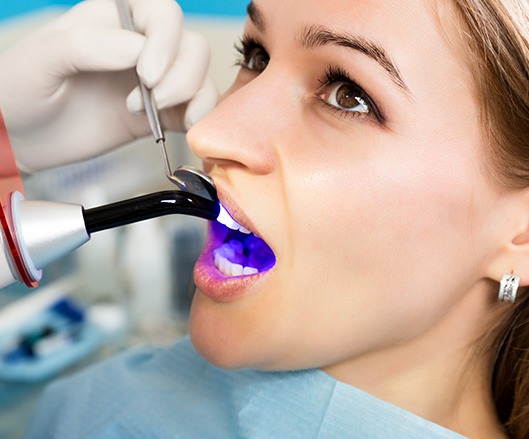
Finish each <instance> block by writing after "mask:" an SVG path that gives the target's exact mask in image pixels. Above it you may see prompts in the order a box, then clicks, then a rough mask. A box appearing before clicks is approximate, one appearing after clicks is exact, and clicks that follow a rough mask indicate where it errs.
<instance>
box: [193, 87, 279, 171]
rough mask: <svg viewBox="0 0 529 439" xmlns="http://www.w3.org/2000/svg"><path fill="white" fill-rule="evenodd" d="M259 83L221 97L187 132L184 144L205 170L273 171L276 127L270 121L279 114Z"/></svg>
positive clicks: (274, 123) (275, 121)
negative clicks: (236, 167) (219, 166)
mask: <svg viewBox="0 0 529 439" xmlns="http://www.w3.org/2000/svg"><path fill="white" fill-rule="evenodd" d="M259 79H260V78H255V79H254V80H253V81H251V82H250V83H248V84H246V85H245V86H243V87H241V88H239V89H238V90H236V91H234V92H232V93H230V94H229V95H227V96H225V97H224V98H223V99H222V100H221V102H220V103H219V105H218V106H217V107H216V108H215V109H214V110H213V111H212V112H211V113H210V114H209V115H208V116H206V117H205V118H204V119H202V120H201V121H200V122H198V123H197V124H196V125H194V126H193V128H191V130H189V132H188V134H187V141H188V144H189V146H190V147H191V149H192V150H193V152H194V153H195V154H196V155H198V156H199V157H200V158H201V159H202V160H203V161H204V162H205V164H206V166H211V165H222V166H239V167H240V166H242V167H245V168H247V169H248V171H250V172H253V173H256V174H267V173H269V172H271V171H272V169H273V168H274V160H275V153H274V138H275V139H277V131H276V130H275V127H277V126H278V124H277V120H274V119H276V118H277V117H279V114H278V112H277V111H276V112H274V111H273V109H272V108H270V107H273V106H274V104H273V98H271V96H270V95H269V94H267V93H266V91H265V92H263V86H264V85H265V84H264V83H262V84H259ZM263 82H264V81H263ZM264 90H266V88H264Z"/></svg>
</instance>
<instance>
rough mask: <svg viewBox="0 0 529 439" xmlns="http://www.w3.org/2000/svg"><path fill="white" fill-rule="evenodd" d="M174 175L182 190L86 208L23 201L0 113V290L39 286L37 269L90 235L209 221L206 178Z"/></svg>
mask: <svg viewBox="0 0 529 439" xmlns="http://www.w3.org/2000/svg"><path fill="white" fill-rule="evenodd" d="M174 174H175V176H176V177H177V178H178V179H179V180H181V181H183V182H185V189H184V190H168V191H163V192H156V193H152V194H148V195H143V196H140V197H136V198H132V199H128V200H123V201H120V202H117V203H112V204H108V205H105V206H100V207H95V208H92V209H85V208H84V207H83V206H81V205H78V204H70V203H57V202H53V201H34V200H26V199H25V197H24V188H23V185H22V180H21V178H20V174H19V172H18V168H17V165H16V161H15V157H14V154H13V151H12V148H11V144H10V141H9V137H8V135H7V129H6V126H5V123H4V120H3V118H2V115H1V113H0V222H1V234H0V240H1V244H2V249H3V252H0V288H3V287H5V286H7V285H9V284H11V283H13V282H15V281H18V282H22V283H24V284H25V285H27V286H28V287H30V288H34V287H36V286H38V283H39V281H40V279H41V277H42V269H43V268H44V267H46V266H47V265H48V264H50V263H52V262H54V261H56V260H57V259H59V258H61V257H63V256H65V255H67V254H68V253H70V252H72V251H73V250H75V249H77V248H78V247H80V246H81V245H83V244H85V243H86V242H88V241H89V240H90V236H91V234H92V233H95V232H99V231H102V230H107V229H112V228H115V227H120V226H124V225H127V224H131V223H135V222H138V221H144V220H148V219H152V218H157V217H160V216H164V215H170V214H181V215H191V216H195V217H199V218H203V219H206V220H210V221H214V220H216V219H217V217H218V215H219V210H220V206H219V201H218V198H217V191H216V189H215V186H214V184H213V182H212V181H211V179H210V178H209V177H208V176H207V175H205V174H204V173H202V172H201V171H199V170H197V169H193V168H189V167H181V168H178V169H177V170H176V171H175V172H174Z"/></svg>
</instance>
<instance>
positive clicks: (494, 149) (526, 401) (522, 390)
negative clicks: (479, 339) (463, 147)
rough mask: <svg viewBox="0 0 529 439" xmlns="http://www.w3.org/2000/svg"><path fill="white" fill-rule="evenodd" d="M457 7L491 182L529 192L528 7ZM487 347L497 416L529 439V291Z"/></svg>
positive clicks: (482, 0)
mask: <svg viewBox="0 0 529 439" xmlns="http://www.w3.org/2000/svg"><path fill="white" fill-rule="evenodd" d="M454 5H455V7H456V11H457V13H458V15H459V16H460V18H461V23H462V25H463V29H462V32H461V36H462V38H463V42H464V45H465V47H466V49H467V50H466V51H467V53H468V54H469V55H470V58H469V59H470V64H469V70H470V72H471V75H472V78H473V80H474V82H475V87H476V92H477V96H478V99H479V103H480V106H481V119H482V126H483V133H484V140H485V144H486V145H487V146H488V147H489V149H488V150H487V153H488V155H489V156H490V157H491V158H492V160H491V161H490V162H491V163H493V167H494V168H493V169H492V171H493V172H492V175H494V176H495V177H497V179H498V180H499V181H500V182H501V183H502V184H503V185H504V186H506V187H508V188H512V189H516V188H526V187H529V2H528V1H527V0H454ZM498 306H500V305H498ZM487 341H488V349H489V352H491V353H492V355H491V358H492V364H491V377H492V378H491V384H492V393H493V397H494V401H495V404H496V409H497V412H498V417H499V419H500V421H501V422H502V423H503V425H504V427H505V430H506V431H507V432H508V433H509V434H510V435H511V436H512V437H513V438H516V439H523V438H525V439H526V438H529V294H528V293H527V292H526V291H524V292H520V299H519V301H518V303H517V304H516V305H515V306H514V307H513V308H512V309H510V310H509V311H508V312H507V313H503V317H502V319H501V322H500V324H498V325H497V326H496V327H495V328H494V329H493V330H492V335H491V336H490V335H489V336H488V338H487Z"/></svg>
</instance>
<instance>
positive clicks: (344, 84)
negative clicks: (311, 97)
mask: <svg viewBox="0 0 529 439" xmlns="http://www.w3.org/2000/svg"><path fill="white" fill-rule="evenodd" d="M320 84H321V87H320V88H319V90H318V92H317V93H316V98H317V99H318V100H319V101H320V102H321V103H322V104H324V105H325V107H327V109H329V110H331V111H333V112H334V113H336V114H338V115H339V116H340V117H354V116H365V117H371V116H374V117H375V119H376V120H377V121H378V122H379V123H382V124H383V123H385V118H384V116H383V115H382V113H381V112H380V110H379V108H378V106H377V105H376V104H375V102H374V101H373V99H371V97H370V96H369V95H368V94H367V93H366V92H365V91H364V89H363V88H362V87H360V86H359V85H358V84H357V83H356V81H353V80H352V79H351V77H350V76H349V74H348V73H347V72H346V71H344V70H343V69H341V68H340V67H334V66H331V67H328V68H327V71H326V73H325V77H324V78H323V79H321V80H320Z"/></svg>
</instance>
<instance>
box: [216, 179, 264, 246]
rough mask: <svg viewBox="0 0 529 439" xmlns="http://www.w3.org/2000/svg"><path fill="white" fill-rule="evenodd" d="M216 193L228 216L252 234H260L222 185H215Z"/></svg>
mask: <svg viewBox="0 0 529 439" xmlns="http://www.w3.org/2000/svg"><path fill="white" fill-rule="evenodd" d="M217 194H218V197H219V201H220V203H221V204H222V205H223V206H224V207H225V208H226V210H227V211H228V213H229V214H230V216H231V217H232V218H233V219H234V220H235V221H236V222H237V223H238V224H239V225H241V226H242V227H244V228H245V229H248V230H250V231H251V232H252V233H253V234H254V235H257V236H260V235H259V234H258V233H257V230H256V228H255V225H254V224H253V222H252V221H251V220H250V218H248V216H247V215H246V214H245V213H244V212H243V211H242V209H241V208H240V207H239V205H238V204H237V203H236V202H235V201H234V200H233V198H231V197H230V196H229V195H228V194H227V192H225V191H224V190H223V189H222V187H219V186H217Z"/></svg>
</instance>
